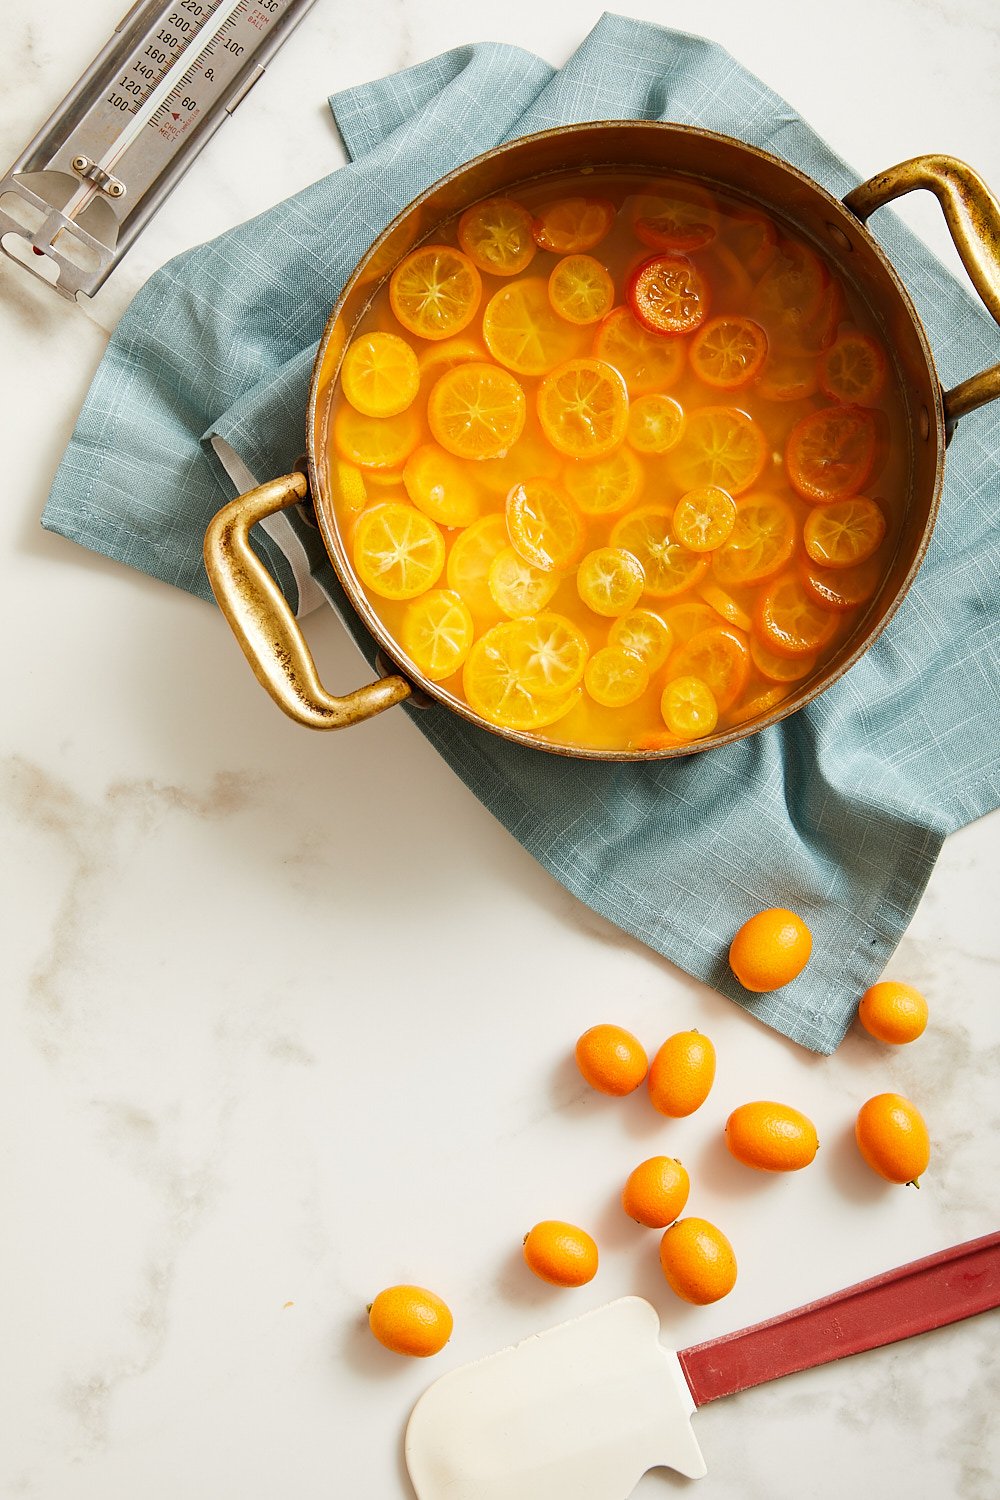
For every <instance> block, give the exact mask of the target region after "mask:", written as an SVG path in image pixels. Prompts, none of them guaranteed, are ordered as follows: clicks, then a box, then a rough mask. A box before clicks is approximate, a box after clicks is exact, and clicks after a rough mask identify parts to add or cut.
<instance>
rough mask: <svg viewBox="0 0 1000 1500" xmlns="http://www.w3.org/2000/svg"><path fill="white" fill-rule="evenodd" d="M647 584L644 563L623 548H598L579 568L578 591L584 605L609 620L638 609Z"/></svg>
mask: <svg viewBox="0 0 1000 1500" xmlns="http://www.w3.org/2000/svg"><path fill="white" fill-rule="evenodd" d="M644 585H645V575H644V574H643V571H642V564H641V562H640V561H639V559H638V558H637V557H634V556H633V555H632V553H631V552H626V551H625V550H624V549H623V548H622V547H597V548H595V549H594V551H593V552H588V553H587V555H586V557H585V558H584V559H583V561H582V562H581V564H580V566H579V567H578V568H577V570H576V591H577V593H578V594H579V595H580V598H581V599H582V600H583V602H584V604H585V605H586V606H587V608H588V609H592V610H593V611H594V613H595V615H605V616H607V617H608V618H609V619H612V618H614V616H616V615H624V614H627V612H628V611H629V610H630V609H634V607H635V606H636V605H637V604H638V602H639V599H640V598H641V596H642V591H643V587H644Z"/></svg>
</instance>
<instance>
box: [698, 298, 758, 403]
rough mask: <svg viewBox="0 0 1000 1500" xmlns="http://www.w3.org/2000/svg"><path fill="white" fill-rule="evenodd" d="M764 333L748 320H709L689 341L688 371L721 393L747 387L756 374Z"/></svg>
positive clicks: (730, 315) (728, 315)
mask: <svg viewBox="0 0 1000 1500" xmlns="http://www.w3.org/2000/svg"><path fill="white" fill-rule="evenodd" d="M766 354H767V334H766V333H765V332H764V330H763V328H761V326H760V324H759V323H755V322H754V321H753V319H752V318H740V317H737V316H736V315H735V314H733V313H726V314H725V315H724V316H723V317H719V318H710V319H709V320H708V322H707V323H704V324H703V325H702V327H701V328H699V330H698V332H697V333H696V334H695V336H694V338H693V339H692V340H691V353H690V358H691V368H692V370H693V371H694V373H695V374H696V375H697V376H698V379H699V380H702V381H704V383H705V384H706V385H710V386H714V387H716V388H717V389H719V390H723V391H735V390H738V389H739V387H740V386H743V385H749V384H750V382H751V381H752V380H756V378H757V376H758V375H759V374H760V371H761V367H762V366H763V363H764V358H765V356H766Z"/></svg>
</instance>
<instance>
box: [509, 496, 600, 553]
mask: <svg viewBox="0 0 1000 1500" xmlns="http://www.w3.org/2000/svg"><path fill="white" fill-rule="evenodd" d="M506 514H507V531H508V533H509V535H510V540H511V544H512V545H513V547H514V548H515V549H516V551H517V552H518V553H520V555H521V557H523V558H524V560H525V562H528V563H531V565H532V567H535V568H540V569H541V571H542V572H543V573H553V572H555V573H561V572H564V571H565V570H566V569H567V568H571V567H572V566H573V564H574V563H575V562H576V561H577V560H578V558H579V556H580V553H581V552H582V551H583V544H584V541H585V538H586V533H585V530H584V525H583V518H582V517H581V515H580V512H579V511H578V510H577V508H576V506H575V505H574V504H573V502H572V500H571V499H570V498H569V496H568V495H567V494H565V493H564V491H563V490H562V489H560V488H559V486H558V485H556V484H553V483H551V481H549V480H547V479H526V480H525V481H524V483H523V484H516V485H515V486H514V487H513V489H512V490H511V492H510V494H509V495H508V496H507V506H506Z"/></svg>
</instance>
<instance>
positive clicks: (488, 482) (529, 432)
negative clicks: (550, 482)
mask: <svg viewBox="0 0 1000 1500" xmlns="http://www.w3.org/2000/svg"><path fill="white" fill-rule="evenodd" d="M562 469H563V458H562V455H561V454H560V453H557V452H556V451H555V449H554V448H553V447H552V446H551V444H550V443H548V442H547V441H546V439H545V437H544V436H543V434H542V429H541V427H540V425H539V423H538V419H537V417H536V416H535V414H534V412H532V411H530V410H529V412H528V414H527V419H526V421H525V424H524V429H523V431H522V432H521V436H520V437H519V438H518V440H517V442H516V443H512V444H511V446H510V447H509V448H508V449H507V451H506V453H502V454H501V455H500V456H499V458H484V459H482V460H481V461H480V462H479V463H477V465H476V479H477V480H478V481H479V482H480V484H481V485H482V486H483V488H484V489H485V490H488V491H489V493H490V494H491V495H496V496H497V497H498V500H499V501H500V502H503V501H505V500H506V499H507V496H508V494H509V493H510V491H511V489H512V488H513V486H514V485H515V484H520V483H521V481H522V480H524V479H527V478H528V477H530V476H531V475H537V476H539V477H540V478H543V479H557V478H558V477H559V475H560V474H561V473H562Z"/></svg>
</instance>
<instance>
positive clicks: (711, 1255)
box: [660, 1218, 736, 1307]
mask: <svg viewBox="0 0 1000 1500" xmlns="http://www.w3.org/2000/svg"><path fill="white" fill-rule="evenodd" d="M660 1265H661V1267H662V1269H663V1274H664V1276H665V1277H666V1279H667V1282H668V1284H669V1285H670V1287H671V1288H672V1290H673V1291H675V1292H676V1293H677V1295H678V1297H680V1298H682V1299H683V1300H684V1301H685V1302H692V1303H694V1304H695V1306H697V1307H705V1306H706V1305H707V1304H708V1303H710V1302H718V1301H719V1300H720V1298H722V1297H726V1296H728V1295H729V1293H730V1292H731V1291H732V1289H733V1287H734V1286H735V1285H736V1256H735V1254H734V1253H733V1247H732V1245H731V1244H730V1243H729V1241H728V1240H727V1239H726V1236H725V1235H724V1234H723V1233H722V1230H721V1229H717V1228H716V1227H715V1225H714V1224H710V1223H709V1222H708V1220H707V1219H694V1218H692V1219H678V1220H677V1223H676V1224H671V1226H670V1228H669V1229H667V1230H666V1231H665V1232H664V1235H663V1238H662V1240H661V1241H660Z"/></svg>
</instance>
